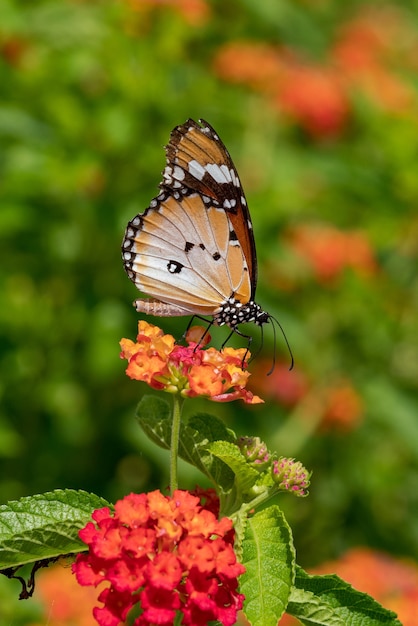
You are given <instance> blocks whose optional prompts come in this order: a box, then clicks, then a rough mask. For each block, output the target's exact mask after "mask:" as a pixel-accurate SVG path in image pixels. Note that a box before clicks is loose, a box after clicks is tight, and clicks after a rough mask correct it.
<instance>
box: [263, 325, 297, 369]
mask: <svg viewBox="0 0 418 626" xmlns="http://www.w3.org/2000/svg"><path fill="white" fill-rule="evenodd" d="M270 319H271V320H272V321H273V322H276V324H277V326H278V327H279V328H280V330H281V333H282V335H283V338H284V340H285V342H286V346H287V349H288V351H289V355H290V367H289V372H290V370H292V369H293V366H294V364H295V359H294V358H293V352H292V348H291V347H290V343H289V341H288V339H287V337H286V333H285V332H284V329H283V326H282V325H281V324H280V322H279V320H278V319H276V318H275V317H273V315H270ZM272 326H273V335H274V352H273V363H272V366H271V368H270V369H269V371H268V372H267V376H270V374H272V373H273V371H274V368H275V367H276V345H277V342H276V327H275V325H274V324H272ZM261 328H263V327H261Z"/></svg>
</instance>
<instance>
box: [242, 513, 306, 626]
mask: <svg viewBox="0 0 418 626" xmlns="http://www.w3.org/2000/svg"><path fill="white" fill-rule="evenodd" d="M241 549H242V558H241V562H242V563H243V565H244V566H245V568H246V572H245V573H244V574H243V575H242V576H241V577H240V591H241V593H243V594H244V595H245V604H244V612H245V614H246V616H247V618H248V619H249V621H250V622H251V624H252V626H277V622H278V621H279V619H280V617H281V616H282V615H283V613H284V612H285V610H286V607H287V603H288V598H289V594H290V590H291V588H292V585H293V580H294V572H295V550H294V547H293V539H292V534H291V531H290V528H289V525H288V524H287V522H286V520H285V518H284V516H283V513H282V512H281V510H280V509H279V507H278V506H276V505H273V506H271V507H269V508H267V509H264V510H263V511H260V512H259V513H256V514H255V515H254V516H253V517H250V518H248V520H247V524H246V526H245V532H244V538H243V541H242V545H241Z"/></svg>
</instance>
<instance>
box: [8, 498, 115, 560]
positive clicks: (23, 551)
mask: <svg viewBox="0 0 418 626" xmlns="http://www.w3.org/2000/svg"><path fill="white" fill-rule="evenodd" d="M104 506H111V505H109V503H108V502H106V500H104V499H103V498H100V497H99V496H96V495H94V494H90V493H86V492H85V491H74V490H72V489H66V490H62V489H57V490H56V491H50V492H47V493H43V494H38V495H35V496H29V497H25V498H21V499H20V500H13V501H11V502H8V503H7V504H3V505H1V506H0V569H6V568H9V567H17V566H20V565H24V564H27V563H34V562H35V561H40V560H42V559H50V558H54V557H57V556H60V555H62V554H75V553H78V552H81V551H82V550H86V545H85V544H84V543H83V542H82V541H81V540H80V539H79V538H78V531H79V530H80V529H81V528H83V526H85V525H86V523H87V522H88V521H89V520H90V519H91V514H92V512H93V511H94V510H95V509H100V508H102V507H104Z"/></svg>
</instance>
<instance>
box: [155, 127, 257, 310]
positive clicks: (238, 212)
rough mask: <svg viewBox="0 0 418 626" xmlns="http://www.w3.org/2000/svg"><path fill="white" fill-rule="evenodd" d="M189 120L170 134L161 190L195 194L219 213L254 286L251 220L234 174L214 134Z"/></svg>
mask: <svg viewBox="0 0 418 626" xmlns="http://www.w3.org/2000/svg"><path fill="white" fill-rule="evenodd" d="M200 123H201V124H202V126H200V125H199V124H197V123H196V122H195V121H193V120H191V119H189V120H187V121H186V122H185V123H184V124H181V125H180V126H177V127H176V128H175V129H174V130H173V131H172V133H171V136H170V141H169V143H168V145H167V147H166V152H167V165H166V168H165V170H164V172H163V182H162V183H161V187H162V188H168V189H178V190H183V191H185V190H189V191H195V192H197V193H198V194H200V195H201V196H202V197H204V198H210V199H211V201H212V203H213V206H215V207H220V208H221V209H223V210H224V211H225V213H226V215H227V217H228V219H229V220H230V222H231V224H232V228H233V230H234V232H235V235H236V237H237V240H238V241H239V245H240V247H241V248H242V251H243V254H244V257H245V260H246V266H247V268H248V272H249V278H250V282H251V296H250V298H251V300H253V299H254V295H255V289H256V284H257V257H256V250H255V242H254V234H253V228H252V223H251V217H250V213H249V210H248V206H247V201H246V199H245V194H244V191H243V189H242V187H241V183H240V180H239V176H238V173H237V170H236V168H235V166H234V164H233V162H232V159H231V157H230V155H229V152H228V150H227V149H226V147H225V145H224V144H223V142H222V141H221V140H220V138H219V137H218V135H217V134H216V132H215V130H214V129H213V128H212V127H211V126H210V124H208V123H207V122H205V121H204V120H200Z"/></svg>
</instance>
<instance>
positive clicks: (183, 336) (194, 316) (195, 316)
mask: <svg viewBox="0 0 418 626" xmlns="http://www.w3.org/2000/svg"><path fill="white" fill-rule="evenodd" d="M195 319H198V320H202V322H206V324H208V326H207V328H206V330H205V331H204V332H203V334H202V336H201V337H200V339H199V341H198V343H197V345H196V348H195V350H197V348H199V346H201V345H202V342H203V340H204V338H205V337H206V335H207V334H208V332H209V330H210V329H211V327H212V326H213V322H208V320H207V319H206V318H205V317H201V316H200V315H193V317H192V318H191V319H190V322H189V323H188V324H187V328H186V330H185V331H184V333H183V335H182V337H181V338H182V339H185V338H186V335H187V333H188V332H189V330H190V328H191V327H192V325H193V322H194V320H195Z"/></svg>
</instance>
